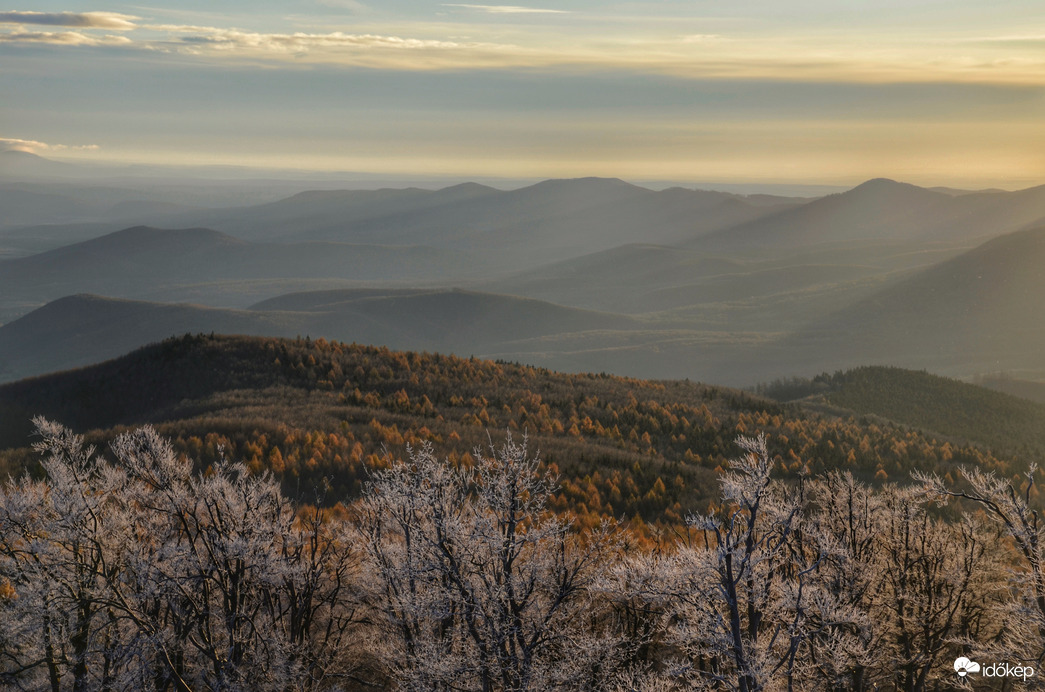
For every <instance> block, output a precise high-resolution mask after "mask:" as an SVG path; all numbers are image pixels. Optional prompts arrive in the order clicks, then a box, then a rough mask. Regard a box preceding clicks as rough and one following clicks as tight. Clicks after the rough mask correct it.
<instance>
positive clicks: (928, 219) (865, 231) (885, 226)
mask: <svg viewBox="0 0 1045 692" xmlns="http://www.w3.org/2000/svg"><path fill="white" fill-rule="evenodd" d="M1043 219H1045V186H1042V187H1037V188H1030V189H1028V190H1022V191H1020V192H997V191H987V192H971V193H967V194H963V195H959V196H954V195H950V194H946V193H944V192H939V191H934V190H927V189H924V188H920V187H916V186H914V185H909V184H907V183H899V182H896V181H893V180H887V179H883V178H879V179H875V180H869V181H867V182H865V183H863V184H862V185H859V186H857V187H855V188H853V189H852V190H849V191H847V192H843V193H839V194H835V195H829V196H827V197H823V198H821V199H818V200H814V201H812V202H810V203H808V204H805V205H802V206H799V207H794V208H791V209H785V210H783V211H780V212H778V213H776V214H773V215H772V216H767V217H765V218H762V219H757V220H754V221H751V222H748V223H744V224H740V225H737V226H735V227H733V228H730V229H727V230H724V231H721V232H718V233H715V234H713V235H711V236H709V237H707V238H706V239H698V240H695V241H693V245H694V246H695V247H697V246H708V247H715V248H719V249H720V250H722V249H726V248H732V249H742V248H748V249H752V248H769V247H780V248H793V247H795V246H798V245H809V244H815V243H860V242H867V241H880V240H883V239H892V240H909V241H930V240H936V241H955V240H970V239H976V238H980V239H983V238H987V237H991V236H997V235H1001V234H1004V233H1008V232H1012V231H1016V230H1020V229H1023V228H1025V227H1026V226H1028V225H1030V224H1033V223H1035V222H1039V221H1041V220H1043Z"/></svg>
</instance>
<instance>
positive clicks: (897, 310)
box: [776, 227, 1045, 376]
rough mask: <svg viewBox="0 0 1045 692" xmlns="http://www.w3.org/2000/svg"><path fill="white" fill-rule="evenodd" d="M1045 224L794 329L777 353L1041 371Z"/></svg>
mask: <svg viewBox="0 0 1045 692" xmlns="http://www.w3.org/2000/svg"><path fill="white" fill-rule="evenodd" d="M1043 263H1045V227H1043V228H1036V229H1032V230H1027V231H1020V232H1016V233H1011V234H1008V235H1005V236H1002V237H1000V238H996V239H994V240H991V241H989V242H987V243H985V244H983V245H981V246H980V247H977V248H976V249H974V250H971V251H969V252H967V253H964V254H962V255H960V256H959V257H956V258H954V259H952V260H949V261H947V262H943V263H941V264H939V265H937V266H934V267H932V268H930V269H927V270H924V271H922V272H920V273H918V274H916V275H915V276H912V277H910V278H908V279H906V280H904V281H901V282H899V283H897V284H896V285H894V286H892V287H890V288H888V289H886V290H884V291H882V292H880V293H878V294H876V295H874V296H871V297H869V298H867V299H865V300H862V301H860V302H858V303H856V304H855V305H853V306H851V307H849V308H847V309H845V310H842V311H839V312H837V313H834V314H831V315H828V316H825V317H823V318H821V319H819V320H817V321H815V322H814V323H812V324H810V325H808V326H806V327H804V328H802V329H801V330H799V331H798V333H797V334H796V335H795V336H793V337H791V338H789V339H787V340H786V341H785V342H783V343H782V344H781V345H779V346H778V348H777V351H776V352H777V354H778V355H780V356H781V357H782V358H785V359H791V360H792V362H794V361H795V360H797V359H804V360H806V362H807V363H812V362H816V361H817V359H820V362H821V363H822V365H814V366H813V367H814V368H816V369H832V368H835V367H847V366H851V365H856V364H860V363H867V362H880V363H888V364H892V365H901V366H906V367H919V368H929V369H932V370H933V371H935V372H944V373H954V374H961V375H966V376H968V375H972V374H975V373H978V372H995V371H998V370H1005V369H1024V368H1026V369H1038V370H1040V369H1042V368H1045V352H1043V351H1042V349H1041V344H1042V343H1043V340H1045V318H1043V315H1042V312H1041V300H1042V297H1043V296H1045V273H1043V272H1042V271H1041V267H1042V266H1043Z"/></svg>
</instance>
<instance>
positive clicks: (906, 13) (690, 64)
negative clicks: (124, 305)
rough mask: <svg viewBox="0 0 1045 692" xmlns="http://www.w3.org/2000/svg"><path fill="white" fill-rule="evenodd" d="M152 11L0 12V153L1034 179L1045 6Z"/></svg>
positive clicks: (396, 168)
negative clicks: (16, 151) (15, 151)
mask: <svg viewBox="0 0 1045 692" xmlns="http://www.w3.org/2000/svg"><path fill="white" fill-rule="evenodd" d="M149 1H150V0H143V3H144V4H137V3H129V2H108V3H104V4H102V3H100V2H95V1H91V2H64V3H61V2H57V3H55V4H44V3H38V2H23V3H22V4H20V5H14V6H11V5H9V6H8V8H7V9H4V8H0V149H17V150H22V151H30V152H32V153H36V154H39V155H41V156H45V157H48V158H56V159H64V160H82V161H98V162H120V163H130V162H134V163H150V164H176V165H211V164H217V165H239V166H254V167H264V168H288V169H291V168H292V169H310V170H323V171H360V172H368V173H374V174H378V175H392V174H407V175H428V176H438V175H446V176H455V177H460V176H475V177H476V178H480V177H522V178H553V177H579V176H588V175H594V176H612V177H621V178H625V179H628V180H675V181H680V182H685V181H720V182H730V183H762V182H778V183H800V184H856V183H859V182H860V181H862V180H866V179H868V178H873V177H889V178H894V179H898V180H905V181H908V182H913V183H916V184H921V185H951V186H957V187H970V188H982V187H1002V188H1007V189H1016V188H1023V187H1030V186H1032V185H1039V184H1043V183H1045V126H1043V123H1045V12H1043V11H1042V5H1041V0H1033V1H1016V0H992V2H991V3H985V2H983V0H873V1H870V0H869V1H866V2H865V1H863V0H861V1H846V0H792V1H789V2H787V3H782V2H779V0H735V1H734V2H722V1H721V0H719V1H716V2H711V1H708V0H689V1H686V2H676V1H672V0H665V1H661V0H643V1H642V2H617V1H615V0H599V1H594V0H532V2H531V1H530V0H525V4H518V5H514V4H513V5H494V4H476V3H445V2H425V1H421V0H380V1H378V0H298V1H297V2H274V1H272V0H243V1H240V0H225V1H220V0H218V1H215V0H209V1H208V2H197V1H196V0H182V1H179V2H174V3H166V5H167V6H159V4H157V5H152V4H149ZM518 2H524V0H518Z"/></svg>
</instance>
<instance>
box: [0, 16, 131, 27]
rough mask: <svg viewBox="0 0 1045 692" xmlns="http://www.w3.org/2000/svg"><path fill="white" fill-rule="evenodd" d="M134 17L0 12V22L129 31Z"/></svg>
mask: <svg viewBox="0 0 1045 692" xmlns="http://www.w3.org/2000/svg"><path fill="white" fill-rule="evenodd" d="M136 19H138V17H134V16H132V15H129V14H118V13H116V12H0V24H33V25H43V26H68V27H74V28H78V29H110V30H115V31H130V30H132V29H135V28H137V26H136V25H135V23H134V20H136Z"/></svg>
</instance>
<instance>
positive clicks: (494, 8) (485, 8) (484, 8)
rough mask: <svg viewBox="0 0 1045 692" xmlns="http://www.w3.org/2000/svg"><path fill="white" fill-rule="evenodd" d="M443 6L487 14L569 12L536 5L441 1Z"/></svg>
mask: <svg viewBox="0 0 1045 692" xmlns="http://www.w3.org/2000/svg"><path fill="white" fill-rule="evenodd" d="M443 7H463V8H465V9H468V10H477V11H479V12H487V13H489V14H570V12H567V11H566V10H546V9H540V8H537V7H519V6H518V5H463V4H460V3H443Z"/></svg>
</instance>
